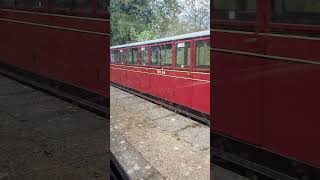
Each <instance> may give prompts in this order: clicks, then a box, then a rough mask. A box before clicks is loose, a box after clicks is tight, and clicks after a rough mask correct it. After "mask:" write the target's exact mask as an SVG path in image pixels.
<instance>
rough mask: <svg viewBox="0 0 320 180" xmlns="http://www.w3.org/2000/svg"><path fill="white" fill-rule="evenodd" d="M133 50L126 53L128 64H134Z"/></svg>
mask: <svg viewBox="0 0 320 180" xmlns="http://www.w3.org/2000/svg"><path fill="white" fill-rule="evenodd" d="M132 57H133V56H132V49H127V51H126V64H132Z"/></svg>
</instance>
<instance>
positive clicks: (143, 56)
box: [140, 47, 148, 66]
mask: <svg viewBox="0 0 320 180" xmlns="http://www.w3.org/2000/svg"><path fill="white" fill-rule="evenodd" d="M140 63H141V64H142V65H144V66H146V65H148V50H147V48H146V47H142V48H140Z"/></svg>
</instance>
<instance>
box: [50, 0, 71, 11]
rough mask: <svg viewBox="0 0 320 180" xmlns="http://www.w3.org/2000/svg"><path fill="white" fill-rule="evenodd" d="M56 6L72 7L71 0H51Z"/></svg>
mask: <svg viewBox="0 0 320 180" xmlns="http://www.w3.org/2000/svg"><path fill="white" fill-rule="evenodd" d="M53 3H54V7H56V8H68V9H69V8H70V9H71V8H72V0H53Z"/></svg>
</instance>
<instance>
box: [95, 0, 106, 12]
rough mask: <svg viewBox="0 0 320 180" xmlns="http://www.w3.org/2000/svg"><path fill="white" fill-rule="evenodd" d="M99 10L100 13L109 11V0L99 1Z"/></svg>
mask: <svg viewBox="0 0 320 180" xmlns="http://www.w3.org/2000/svg"><path fill="white" fill-rule="evenodd" d="M97 9H98V11H107V10H108V2H107V0H99V1H98V7H97Z"/></svg>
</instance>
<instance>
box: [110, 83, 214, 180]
mask: <svg viewBox="0 0 320 180" xmlns="http://www.w3.org/2000/svg"><path fill="white" fill-rule="evenodd" d="M110 124H111V125H110V149H111V152H112V153H113V154H114V155H115V157H116V159H117V160H118V161H119V163H120V164H121V166H122V168H123V169H124V170H125V171H126V173H127V175H128V176H129V177H130V179H190V180H191V179H192V180H194V179H197V180H208V179H210V129H209V127H208V126H205V125H202V124H200V123H198V122H195V121H194V120H191V119H188V118H186V117H184V116H181V115H179V114H176V113H175V112H173V111H170V110H167V109H165V108H163V107H161V106H158V105H156V104H154V103H152V102H149V101H147V100H145V99H142V98H140V97H137V96H134V95H132V94H130V93H128V92H125V91H123V90H120V89H118V88H115V87H113V86H111V87H110Z"/></svg>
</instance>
